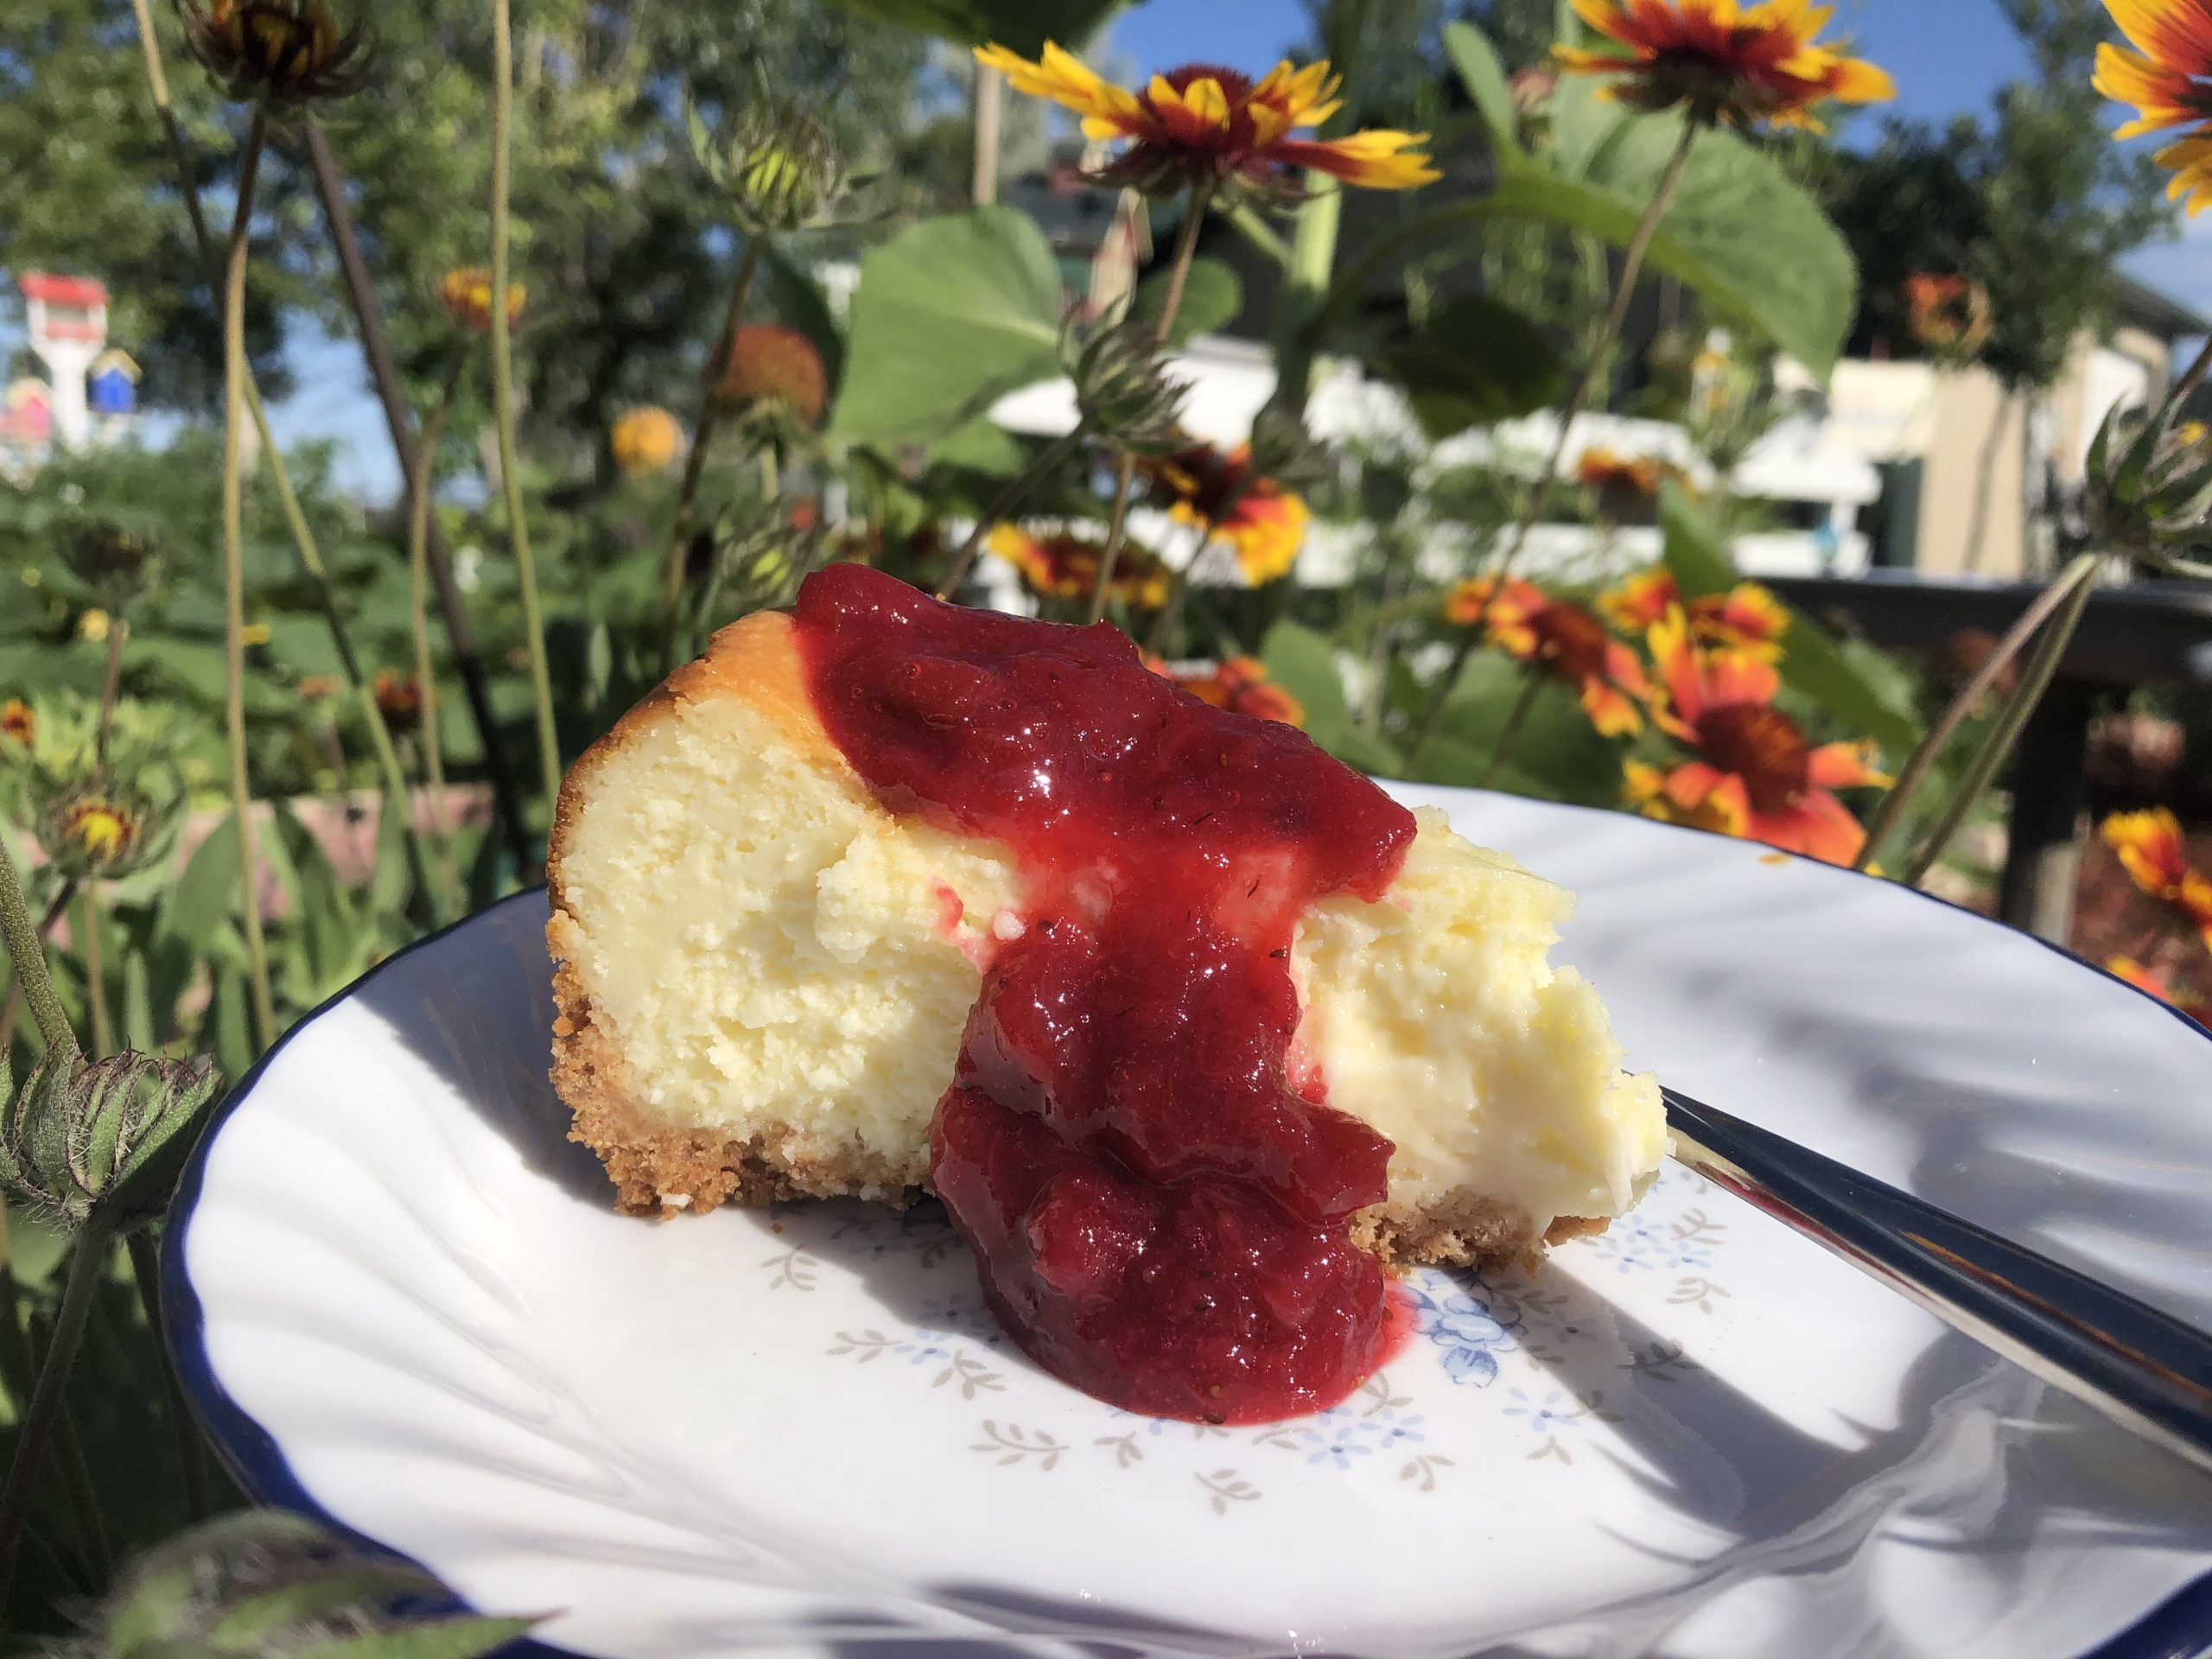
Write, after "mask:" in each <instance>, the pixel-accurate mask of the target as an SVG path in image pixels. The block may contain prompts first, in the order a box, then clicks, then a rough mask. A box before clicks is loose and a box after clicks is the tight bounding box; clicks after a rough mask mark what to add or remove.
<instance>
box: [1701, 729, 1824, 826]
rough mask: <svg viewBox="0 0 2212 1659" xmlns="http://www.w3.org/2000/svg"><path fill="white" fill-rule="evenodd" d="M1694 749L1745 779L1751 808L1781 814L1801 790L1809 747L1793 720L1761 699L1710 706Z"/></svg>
mask: <svg viewBox="0 0 2212 1659" xmlns="http://www.w3.org/2000/svg"><path fill="white" fill-rule="evenodd" d="M1697 747H1698V749H1699V751H1700V753H1702V754H1703V755H1704V756H1705V758H1706V759H1707V760H1708V761H1710V762H1712V764H1713V766H1717V767H1719V769H1720V770H1721V771H1722V772H1733V773H1734V774H1735V775H1736V776H1737V777H1738V778H1741V779H1743V780H1744V792H1745V794H1746V795H1747V796H1749V797H1750V798H1751V810H1752V811H1754V812H1779V811H1782V810H1784V809H1785V808H1788V807H1790V806H1794V805H1796V803H1797V800H1798V798H1799V797H1800V796H1802V795H1803V794H1804V792H1805V782H1806V769H1807V766H1808V762H1809V760H1810V758H1811V754H1812V750H1811V747H1810V746H1809V745H1808V744H1807V743H1806V741H1805V734H1804V733H1802V732H1801V731H1799V730H1798V729H1797V722H1796V721H1794V720H1792V719H1790V718H1789V715H1785V714H1783V712H1782V711H1781V710H1780V709H1770V708H1768V707H1766V706H1765V705H1764V703H1757V702H1732V703H1725V704H1723V705H1722V706H1721V707H1719V708H1718V709H1707V710H1706V711H1705V713H1704V714H1703V715H1701V716H1700V718H1699V720H1698V722H1697Z"/></svg>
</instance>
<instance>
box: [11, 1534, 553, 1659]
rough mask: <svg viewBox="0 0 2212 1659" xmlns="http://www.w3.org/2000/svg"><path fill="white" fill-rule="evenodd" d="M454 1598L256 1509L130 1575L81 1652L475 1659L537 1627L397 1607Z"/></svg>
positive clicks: (91, 1626) (399, 1566) (171, 1546)
mask: <svg viewBox="0 0 2212 1659" xmlns="http://www.w3.org/2000/svg"><path fill="white" fill-rule="evenodd" d="M451 1600H452V1592H450V1591H448V1589H447V1588H446V1587H445V1586H443V1585H442V1584H440V1583H439V1582H438V1581H437V1580H435V1579H434V1578H432V1577H431V1576H430V1575H429V1573H425V1572H424V1571H423V1569H422V1568H421V1567H416V1565H415V1564H414V1563H413V1562H411V1561H404V1560H398V1559H397V1558H396V1557H394V1556H392V1555H390V1554H385V1552H383V1551H381V1550H366V1549H363V1548H359V1546H357V1545H355V1544H354V1543H353V1542H352V1541H349V1540H347V1539H345V1538H342V1537H340V1535H337V1534H336V1533H334V1532H332V1531H330V1530H328V1529H326V1528H324V1527H322V1526H321V1525H319V1524H318V1523H317V1522H313V1521H310V1520H308V1519H307V1518H306V1517H305V1516H296V1515H286V1514H283V1513H281V1512H279V1511H277V1510H245V1511H244V1512H242V1513H239V1514H235V1515H226V1516H220V1517H219V1518H218V1519H216V1520H213V1521H209V1522H205V1523H203V1524H202V1525H200V1526H198V1527H195V1528H194V1529H192V1530H191V1531H190V1532H188V1533H185V1534H184V1535H181V1536H180V1537H177V1538H173V1539H171V1540H170V1541H168V1542H167V1543H165V1544H163V1545H162V1546H161V1547H160V1548H156V1549H155V1550H153V1551H151V1552H149V1554H146V1555H145V1556H144V1557H143V1558H142V1559H141V1560H138V1561H137V1563H135V1564H134V1565H133V1566H131V1567H130V1568H129V1569H127V1570H126V1571H125V1572H124V1573H123V1574H122V1575H121V1577H120V1578H119V1579H118V1581H117V1583H116V1585H115V1587H114V1588H113V1589H112V1590H111V1591H110V1592H108V1594H107V1597H106V1599H105V1600H103V1601H102V1602H101V1603H100V1604H99V1606H98V1607H97V1608H95V1609H94V1610H93V1611H92V1614H91V1616H90V1617H89V1618H87V1619H86V1640H85V1642H84V1643H83V1647H82V1650H83V1651H85V1652H88V1653H90V1652H98V1653H101V1654H124V1653H129V1654H153V1653H174V1654H185V1653H192V1654H202V1655H209V1656H213V1655H227V1654H239V1655H243V1654H246V1653H253V1654H259V1655H265V1656H268V1659H316V1656H323V1655H329V1656H337V1655H340V1654H346V1653H353V1654H361V1653H365V1652H370V1651H375V1652H380V1653H400V1652H406V1653H421V1654H436V1655H438V1656H440V1659H474V1656H476V1655H479V1654H486V1653H489V1652H491V1651H492V1650H493V1649H495V1648H499V1647H501V1646H503V1645H505V1643H510V1642H512V1641H513V1639H514V1638H515V1637H518V1636H519V1635H521V1634H522V1633H523V1632H524V1631H525V1630H528V1629H529V1628H530V1626H531V1624H534V1623H535V1622H536V1621H535V1620H532V1619H528V1618H486V1617H481V1616H478V1615H474V1614H453V1613H424V1612H416V1613H410V1612H406V1611H400V1610H402V1609H409V1608H412V1609H427V1608H435V1607H437V1606H439V1605H442V1604H449V1603H450V1602H451ZM55 1651H57V1652H60V1651H62V1649H55ZM67 1651H68V1652H70V1653H76V1652H78V1651H79V1647H78V1646H77V1645H75V1644H72V1645H71V1646H70V1647H69V1648H68V1649H67Z"/></svg>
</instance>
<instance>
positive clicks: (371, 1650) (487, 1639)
mask: <svg viewBox="0 0 2212 1659" xmlns="http://www.w3.org/2000/svg"><path fill="white" fill-rule="evenodd" d="M533 1624H537V1620H536V1619H534V1618H442V1619H437V1620H435V1621H433V1622H431V1623H428V1624H410V1625H409V1626H407V1627H406V1628H404V1629H403V1630H379V1631H377V1632H374V1633H372V1634H371V1635H368V1636H347V1637H340V1638H339V1639H337V1640H336V1641H334V1642H323V1643H317V1644H316V1645H315V1646H314V1647H312V1648H305V1649H301V1650H300V1656H301V1659H475V1656H477V1655H479V1654H485V1653H490V1652H491V1651H493V1649H495V1648H501V1647H505V1645H506V1644H507V1643H510V1642H512V1641H513V1640H514V1639H515V1638H516V1637H518V1636H521V1635H523V1634H524V1632H526V1631H527V1630H529V1629H530V1627H531V1625H533Z"/></svg>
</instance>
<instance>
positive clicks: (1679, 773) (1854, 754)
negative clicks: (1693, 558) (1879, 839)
mask: <svg viewBox="0 0 2212 1659" xmlns="http://www.w3.org/2000/svg"><path fill="white" fill-rule="evenodd" d="M1651 658H1652V661H1653V663H1654V664H1656V667H1657V669H1658V671H1659V677H1660V679H1661V681H1662V684H1663V687H1664V694H1663V695H1662V696H1655V697H1654V698H1653V700H1652V704H1651V721H1652V724H1653V725H1655V726H1656V727H1658V728H1660V729H1661V730H1662V731H1664V732H1665V733H1667V734H1668V735H1669V736H1670V737H1673V738H1675V739H1676V740H1677V741H1680V742H1681V743H1682V744H1683V745H1684V746H1685V747H1688V748H1689V749H1691V750H1692V751H1694V753H1695V755H1696V759H1694V760H1689V761H1687V762H1685V763H1683V764H1682V765H1681V766H1675V767H1674V768H1673V769H1672V770H1671V771H1668V772H1662V771H1661V770H1660V769H1659V768H1658V767H1656V766H1643V765H1639V764H1637V763H1636V762H1633V761H1631V762H1630V764H1629V766H1628V768H1627V785H1628V787H1627V795H1628V799H1629V803H1630V804H1631V805H1633V806H1635V807H1636V808H1637V810H1640V811H1642V812H1643V814H1644V815H1645V816H1646V817H1656V818H1665V819H1668V820H1669V821H1671V822H1674V823H1693V824H1695V825H1697V826H1698V827H1700V828H1701V829H1718V830H1720V831H1721V832H1722V833H1724V834H1726V835H1732V836H1749V837H1750V838H1751V839H1752V840H1753V841H1763V842H1766V843H1767V844H1768V845H1770V846H1773V847H1780V848H1783V849H1785V850H1786V851H1789V852H1793V853H1803V854H1805V855H1807V856H1808V857H1811V858H1818V859H1823V860H1825V861H1827V862H1828V863H1831V864H1848V863H1849V862H1851V861H1852V860H1853V859H1854V858H1856V857H1858V856H1859V848H1860V847H1861V845H1863V844H1864V843H1865V842H1866V831H1865V830H1864V829H1862V828H1861V827H1860V826H1859V820H1858V819H1857V818H1856V817H1853V816H1852V813H1851V809H1850V808H1848V807H1847V806H1846V805H1844V804H1843V803H1842V802H1841V801H1840V800H1838V799H1837V798H1836V797H1835V795H1834V791H1836V790H1838V789H1843V788H1847V787H1850V786H1851V785H1858V784H1886V783H1887V782H1888V781H1889V779H1886V778H1885V777H1884V776H1883V775H1882V774H1881V773H1880V772H1877V771H1875V770H1874V768H1873V766H1872V763H1871V756H1870V754H1869V753H1868V747H1869V746H1867V745H1866V744H1864V743H1824V744H1821V745H1819V746H1818V747H1815V746H1814V745H1813V744H1811V743H1809V742H1808V741H1806V737H1805V734H1804V733H1803V732H1802V730H1800V729H1799V728H1798V725H1797V722H1796V721H1794V720H1792V719H1790V718H1789V715H1785V714H1783V712H1782V711H1781V710H1780V709H1777V708H1775V707H1774V696H1775V693H1776V692H1777V690H1780V686H1781V679H1780V676H1779V675H1777V673H1776V672H1775V670H1774V667H1773V664H1770V663H1762V662H1758V661H1756V660H1755V659H1753V658H1749V657H1745V656H1744V655H1742V654H1741V653H1738V652H1719V653H1717V654H1707V653H1705V652H1700V651H1699V650H1698V649H1697V646H1696V645H1695V644H1694V642H1693V640H1692V639H1691V636H1690V623H1689V618H1688V616H1687V615H1685V614H1684V613H1682V612H1681V610H1680V609H1675V610H1670V611H1669V612H1668V613H1667V614H1666V615H1665V616H1663V617H1662V618H1661V619H1660V620H1659V621H1658V623H1657V624H1656V626H1654V627H1653V628H1652V630H1651Z"/></svg>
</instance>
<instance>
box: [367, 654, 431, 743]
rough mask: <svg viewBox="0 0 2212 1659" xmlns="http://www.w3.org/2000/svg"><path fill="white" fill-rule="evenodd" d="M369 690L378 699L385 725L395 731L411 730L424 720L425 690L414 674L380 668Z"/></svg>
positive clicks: (378, 706)
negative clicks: (417, 722)
mask: <svg viewBox="0 0 2212 1659" xmlns="http://www.w3.org/2000/svg"><path fill="white" fill-rule="evenodd" d="M369 690H370V691H371V692H372V694H373V695H374V696H375V697H376V700H377V708H378V710H379V711H380V712H381V713H382V714H383V715H384V719H385V725H387V726H389V727H391V728H393V729H394V730H395V731H407V730H411V729H412V728H413V727H414V725H415V722H416V721H418V720H420V719H422V717H423V688H422V686H421V685H420V684H419V683H417V682H416V678H415V677H414V676H413V675H412V674H401V673H398V672H397V671H395V670H392V669H389V668H380V669H378V670H377V673H376V678H375V679H374V680H372V682H370V685H369Z"/></svg>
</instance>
